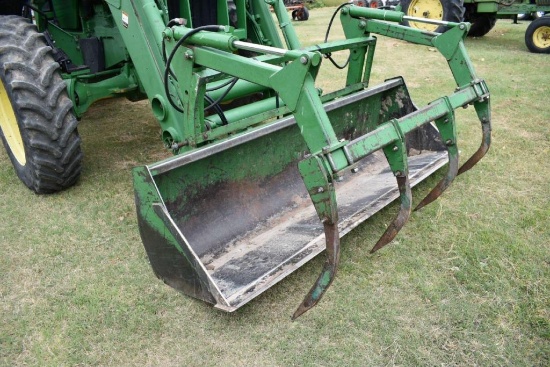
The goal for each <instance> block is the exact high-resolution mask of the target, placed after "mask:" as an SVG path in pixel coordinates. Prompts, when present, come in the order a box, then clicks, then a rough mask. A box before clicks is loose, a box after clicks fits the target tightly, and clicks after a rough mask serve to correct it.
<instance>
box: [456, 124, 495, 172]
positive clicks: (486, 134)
mask: <svg viewBox="0 0 550 367" xmlns="http://www.w3.org/2000/svg"><path fill="white" fill-rule="evenodd" d="M481 132H482V140H481V145H480V147H479V149H478V150H477V151H476V152H475V153H474V154H473V155H472V156H471V157H470V158H469V159H468V160H467V161H466V162H465V163H464V164H463V165H462V166H460V169H459V170H458V174H459V175H461V174H463V173H464V172H466V171H468V170H469V169H470V168H472V167H473V166H475V165H476V164H477V162H479V161H480V160H481V158H483V157H484V156H485V154H486V153H487V151H489V147H490V146H491V120H490V119H489V118H481Z"/></svg>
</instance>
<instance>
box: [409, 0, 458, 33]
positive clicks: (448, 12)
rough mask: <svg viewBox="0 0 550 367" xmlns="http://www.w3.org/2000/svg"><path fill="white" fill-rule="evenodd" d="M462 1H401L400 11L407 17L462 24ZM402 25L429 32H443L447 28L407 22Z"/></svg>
mask: <svg viewBox="0 0 550 367" xmlns="http://www.w3.org/2000/svg"><path fill="white" fill-rule="evenodd" d="M463 5H464V0H401V11H402V12H403V13H405V14H406V15H408V16H411V17H417V18H428V19H433V20H444V21H447V22H455V23H459V22H462V18H463V17H464V6H463ZM402 24H403V25H405V26H408V27H411V28H417V29H422V30H425V31H430V32H438V33H443V32H445V31H446V30H447V29H448V27H446V26H443V25H437V24H428V23H420V22H409V21H407V20H404V21H403V23H402Z"/></svg>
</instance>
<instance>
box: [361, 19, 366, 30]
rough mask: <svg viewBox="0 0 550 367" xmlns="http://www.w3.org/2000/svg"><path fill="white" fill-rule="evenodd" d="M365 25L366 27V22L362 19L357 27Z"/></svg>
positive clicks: (363, 27) (362, 27)
mask: <svg viewBox="0 0 550 367" xmlns="http://www.w3.org/2000/svg"><path fill="white" fill-rule="evenodd" d="M366 27H367V22H365V21H364V20H362V21H360V22H359V28H360V29H365V28H366Z"/></svg>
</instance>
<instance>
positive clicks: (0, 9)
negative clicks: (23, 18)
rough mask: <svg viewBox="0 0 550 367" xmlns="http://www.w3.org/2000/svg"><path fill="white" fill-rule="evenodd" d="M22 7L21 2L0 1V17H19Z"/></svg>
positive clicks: (14, 0) (16, 0) (13, 0)
mask: <svg viewBox="0 0 550 367" xmlns="http://www.w3.org/2000/svg"><path fill="white" fill-rule="evenodd" d="M23 5H24V1H23V0H0V15H21V14H23Z"/></svg>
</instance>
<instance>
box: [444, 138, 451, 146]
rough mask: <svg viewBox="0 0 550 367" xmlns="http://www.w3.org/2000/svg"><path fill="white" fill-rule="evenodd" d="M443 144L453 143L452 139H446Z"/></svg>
mask: <svg viewBox="0 0 550 367" xmlns="http://www.w3.org/2000/svg"><path fill="white" fill-rule="evenodd" d="M445 144H447V145H453V141H452V140H451V139H448V140H447V141H446V142H445Z"/></svg>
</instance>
